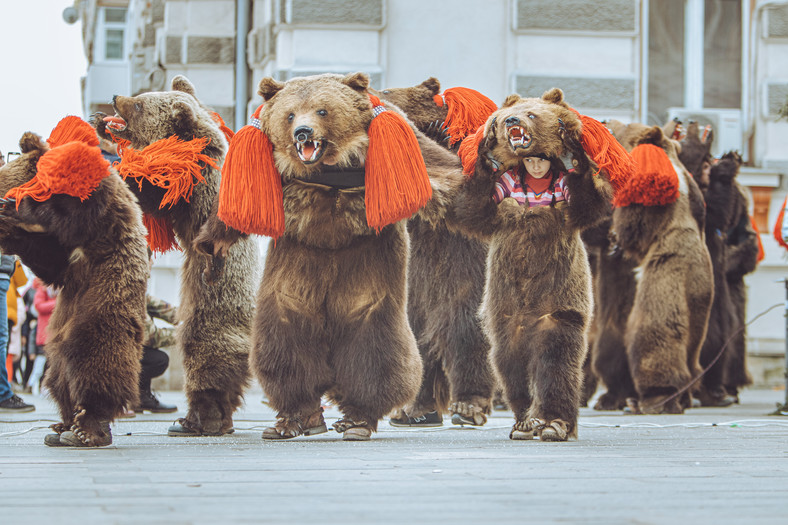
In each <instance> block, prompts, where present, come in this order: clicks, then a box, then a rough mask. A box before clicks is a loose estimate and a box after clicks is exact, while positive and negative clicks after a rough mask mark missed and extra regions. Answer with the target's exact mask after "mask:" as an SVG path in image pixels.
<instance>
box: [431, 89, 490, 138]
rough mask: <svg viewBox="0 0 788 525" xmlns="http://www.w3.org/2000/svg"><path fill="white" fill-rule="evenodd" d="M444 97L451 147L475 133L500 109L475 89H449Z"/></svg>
mask: <svg viewBox="0 0 788 525" xmlns="http://www.w3.org/2000/svg"><path fill="white" fill-rule="evenodd" d="M443 97H444V98H445V99H446V106H447V107H448V109H449V113H448V115H447V116H446V126H447V128H448V134H449V136H450V137H451V139H450V140H449V143H450V144H449V145H450V146H454V144H456V143H457V142H459V141H461V140H462V139H464V138H465V137H466V136H467V135H468V134H469V133H473V132H474V131H475V130H476V129H477V128H478V127H479V126H481V125H483V124H484V123H485V122H486V121H487V118H488V117H489V116H490V115H492V114H493V113H494V112H495V111H496V110H497V109H498V106H496V105H495V102H493V101H492V100H490V99H489V98H487V97H486V96H484V95H482V94H481V93H479V92H478V91H476V90H475V89H469V88H465V87H454V88H449V89H447V90H446V91H444V92H443Z"/></svg>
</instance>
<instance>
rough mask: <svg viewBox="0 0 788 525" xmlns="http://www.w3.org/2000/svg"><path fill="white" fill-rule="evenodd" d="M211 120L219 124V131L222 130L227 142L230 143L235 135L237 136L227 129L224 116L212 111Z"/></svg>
mask: <svg viewBox="0 0 788 525" xmlns="http://www.w3.org/2000/svg"><path fill="white" fill-rule="evenodd" d="M211 118H212V119H213V121H214V122H216V123H217V124H219V129H220V130H222V133H224V137H225V138H226V139H227V142H228V143H229V142H230V141H231V140H233V135H235V132H233V130H231V129H230V128H228V127H227V124H225V123H224V119H223V118H222V116H221V115H219V114H218V113H216V112H215V111H212V112H211Z"/></svg>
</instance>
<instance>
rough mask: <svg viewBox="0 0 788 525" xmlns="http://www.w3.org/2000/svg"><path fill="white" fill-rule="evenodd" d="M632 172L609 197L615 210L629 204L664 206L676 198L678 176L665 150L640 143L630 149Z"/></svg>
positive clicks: (677, 193)
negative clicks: (633, 169) (633, 170)
mask: <svg viewBox="0 0 788 525" xmlns="http://www.w3.org/2000/svg"><path fill="white" fill-rule="evenodd" d="M632 160H633V161H634V162H635V173H634V174H633V175H632V176H631V177H630V178H629V179H628V180H627V182H626V184H624V185H623V186H621V187H620V188H619V190H618V191H617V192H616V193H615V195H614V196H613V205H614V206H616V207H617V208H622V207H624V206H629V205H631V204H642V205H643V206H665V205H667V204H672V203H674V202H676V200H677V199H678V198H679V176H678V174H677V173H676V169H675V168H674V167H673V163H672V162H671V161H670V158H668V154H667V153H665V150H663V149H662V148H660V147H659V146H655V145H653V144H641V145H639V146H637V147H635V149H633V150H632Z"/></svg>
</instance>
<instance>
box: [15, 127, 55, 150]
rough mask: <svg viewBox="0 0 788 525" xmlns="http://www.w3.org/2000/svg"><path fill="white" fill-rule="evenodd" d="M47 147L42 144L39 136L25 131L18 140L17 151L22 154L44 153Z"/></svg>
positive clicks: (42, 140)
mask: <svg viewBox="0 0 788 525" xmlns="http://www.w3.org/2000/svg"><path fill="white" fill-rule="evenodd" d="M48 149H49V146H48V145H47V144H46V143H45V142H44V139H42V138H41V136H40V135H37V134H36V133H33V132H32V131H26V132H25V133H24V134H23V135H22V138H21V139H19V151H21V152H22V153H29V152H31V151H40V152H42V153H43V152H45V151H47V150H48Z"/></svg>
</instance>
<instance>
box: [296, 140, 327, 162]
mask: <svg viewBox="0 0 788 525" xmlns="http://www.w3.org/2000/svg"><path fill="white" fill-rule="evenodd" d="M321 147H322V143H321V142H315V141H314V140H307V141H305V142H296V150H297V151H298V158H300V159H301V161H302V162H315V161H316V160H317V159H318V158H319V157H320V153H321V151H320V150H321Z"/></svg>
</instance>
